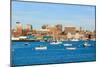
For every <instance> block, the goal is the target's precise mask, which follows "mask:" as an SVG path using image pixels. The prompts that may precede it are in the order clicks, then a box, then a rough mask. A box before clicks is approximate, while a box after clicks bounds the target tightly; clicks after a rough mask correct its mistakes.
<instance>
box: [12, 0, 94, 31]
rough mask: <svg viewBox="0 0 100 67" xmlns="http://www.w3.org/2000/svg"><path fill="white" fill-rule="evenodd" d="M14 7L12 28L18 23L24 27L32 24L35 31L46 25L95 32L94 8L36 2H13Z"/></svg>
mask: <svg viewBox="0 0 100 67" xmlns="http://www.w3.org/2000/svg"><path fill="white" fill-rule="evenodd" d="M12 5H13V7H12V27H15V24H16V22H21V23H22V24H23V25H25V24H32V26H33V29H40V28H41V26H42V25H44V24H48V25H56V24H62V25H63V26H75V27H82V28H83V29H86V30H92V31H93V30H95V7H94V6H79V5H67V4H66V5H63V4H48V3H35V2H32V3H27V2H13V3H12ZM26 5H27V6H26Z"/></svg>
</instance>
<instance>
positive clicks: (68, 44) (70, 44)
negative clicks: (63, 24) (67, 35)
mask: <svg viewBox="0 0 100 67" xmlns="http://www.w3.org/2000/svg"><path fill="white" fill-rule="evenodd" d="M63 45H64V46H72V44H63Z"/></svg>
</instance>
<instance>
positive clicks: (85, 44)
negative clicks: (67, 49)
mask: <svg viewBox="0 0 100 67" xmlns="http://www.w3.org/2000/svg"><path fill="white" fill-rule="evenodd" d="M83 45H84V47H88V46H91V44H88V43H87V42H85V43H84V44H83Z"/></svg>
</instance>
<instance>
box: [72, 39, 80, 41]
mask: <svg viewBox="0 0 100 67" xmlns="http://www.w3.org/2000/svg"><path fill="white" fill-rule="evenodd" d="M71 41H79V40H78V39H72V40H71Z"/></svg>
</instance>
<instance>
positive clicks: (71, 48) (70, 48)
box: [66, 47, 76, 50]
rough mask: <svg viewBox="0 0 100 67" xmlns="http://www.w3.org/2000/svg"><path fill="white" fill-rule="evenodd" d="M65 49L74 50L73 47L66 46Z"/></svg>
mask: <svg viewBox="0 0 100 67" xmlns="http://www.w3.org/2000/svg"><path fill="white" fill-rule="evenodd" d="M66 49H67V50H76V48H75V47H67V48H66Z"/></svg>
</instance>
